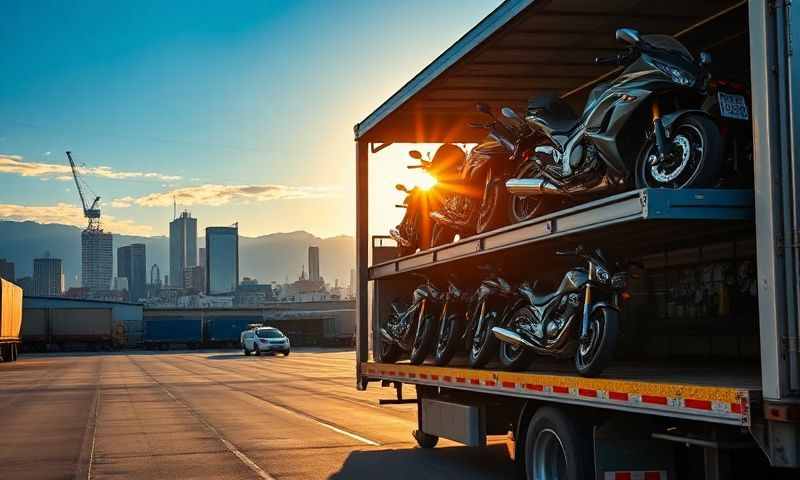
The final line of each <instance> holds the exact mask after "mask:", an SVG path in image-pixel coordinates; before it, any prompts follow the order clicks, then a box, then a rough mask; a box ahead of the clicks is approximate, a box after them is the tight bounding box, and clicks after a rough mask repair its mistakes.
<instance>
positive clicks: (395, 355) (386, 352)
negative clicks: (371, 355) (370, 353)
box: [375, 338, 402, 363]
mask: <svg viewBox="0 0 800 480" xmlns="http://www.w3.org/2000/svg"><path fill="white" fill-rule="evenodd" d="M377 350H378V351H377V352H375V360H376V361H378V362H379V363H394V362H396V361H397V360H398V359H399V358H400V354H401V353H402V350H400V347H399V346H397V345H396V344H394V343H390V342H387V341H386V340H385V339H383V338H381V340H380V344H379V345H378V349H377Z"/></svg>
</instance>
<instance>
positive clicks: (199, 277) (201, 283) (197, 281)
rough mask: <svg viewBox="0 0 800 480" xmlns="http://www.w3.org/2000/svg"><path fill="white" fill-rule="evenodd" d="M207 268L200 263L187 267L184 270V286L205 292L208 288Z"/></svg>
mask: <svg viewBox="0 0 800 480" xmlns="http://www.w3.org/2000/svg"><path fill="white" fill-rule="evenodd" d="M204 270H205V269H204V268H203V267H201V266H199V265H195V266H194V267H186V268H185V269H184V270H183V288H185V289H187V290H191V291H192V292H194V293H200V292H204V291H205V289H206V276H205V271H204Z"/></svg>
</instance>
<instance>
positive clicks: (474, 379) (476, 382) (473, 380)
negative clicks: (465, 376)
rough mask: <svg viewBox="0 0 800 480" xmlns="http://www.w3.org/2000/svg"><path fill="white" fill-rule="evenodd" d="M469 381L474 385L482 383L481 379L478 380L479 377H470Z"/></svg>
mask: <svg viewBox="0 0 800 480" xmlns="http://www.w3.org/2000/svg"><path fill="white" fill-rule="evenodd" d="M469 383H471V384H472V385H480V383H481V381H480V380H478V379H477V378H470V379H469Z"/></svg>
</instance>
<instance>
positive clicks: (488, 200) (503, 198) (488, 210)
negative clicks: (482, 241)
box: [475, 170, 508, 233]
mask: <svg viewBox="0 0 800 480" xmlns="http://www.w3.org/2000/svg"><path fill="white" fill-rule="evenodd" d="M491 175H492V172H491V170H489V172H488V173H487V174H486V177H487V181H486V187H485V191H484V194H483V199H482V200H481V204H480V206H479V207H478V219H477V222H476V224H475V231H476V232H477V233H484V232H489V231H491V230H494V229H496V228H500V227H502V226H504V225H506V217H507V215H506V203H507V202H508V195H507V194H506V189H505V185H503V182H502V181H500V179H499V178H491Z"/></svg>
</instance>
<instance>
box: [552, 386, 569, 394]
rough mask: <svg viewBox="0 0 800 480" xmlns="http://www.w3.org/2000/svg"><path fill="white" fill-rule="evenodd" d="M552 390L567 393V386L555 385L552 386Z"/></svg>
mask: <svg viewBox="0 0 800 480" xmlns="http://www.w3.org/2000/svg"><path fill="white" fill-rule="evenodd" d="M553 392H555V393H569V387H559V386H557V385H554V386H553Z"/></svg>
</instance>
